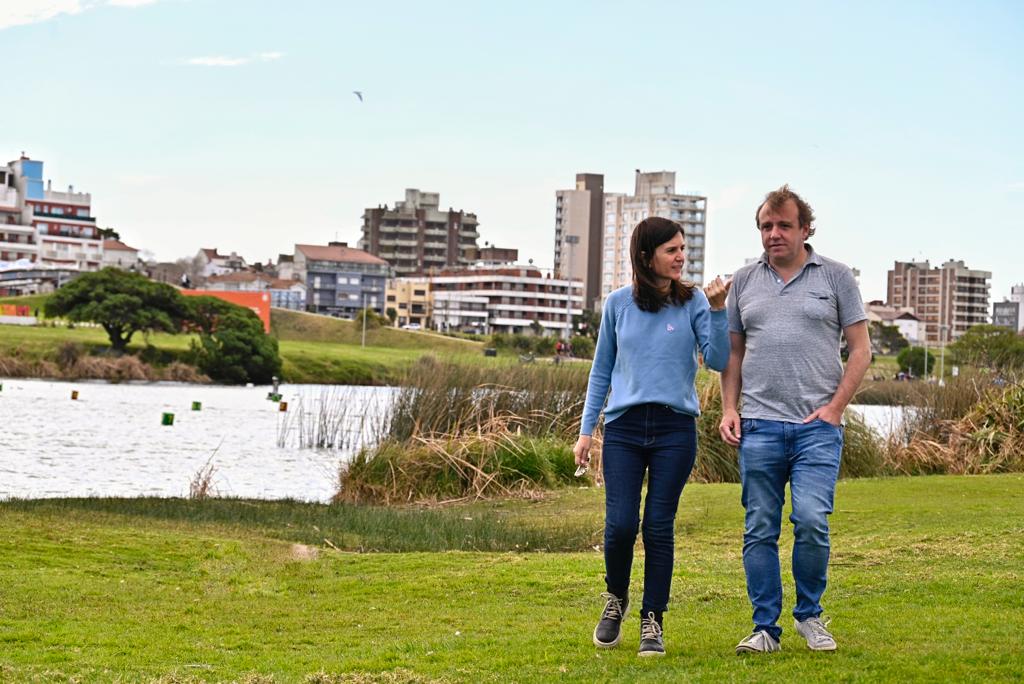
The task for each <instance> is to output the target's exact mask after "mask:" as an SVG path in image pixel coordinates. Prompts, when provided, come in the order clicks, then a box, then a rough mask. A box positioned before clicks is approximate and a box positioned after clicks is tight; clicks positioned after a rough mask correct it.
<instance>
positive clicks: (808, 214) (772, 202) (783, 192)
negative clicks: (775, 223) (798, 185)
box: [754, 183, 814, 237]
mask: <svg viewBox="0 0 1024 684" xmlns="http://www.w3.org/2000/svg"><path fill="white" fill-rule="evenodd" d="M789 200H793V201H794V202H795V203H796V208H797V218H798V220H799V221H800V227H801V228H803V227H804V226H807V228H808V230H807V237H811V236H812V235H814V226H813V225H812V224H813V223H814V210H813V209H811V205H810V204H808V203H807V202H805V201H804V200H803V198H801V197H800V195H798V194H796V193H795V192H793V191H792V190H790V189H789V184H788V183H787V184H786V185H783V186H782V187H781V188H779V189H778V190H772V191H771V192H769V193H768V194H767V195H765V196H764V201H763V202H761V204H759V205H758V207H757V211H755V212H754V225H755V226H757V229H758V230H761V221H760V218H759V217H760V215H761V209H763V208H764V206H765V205H766V204H767V205H768V208H769V209H771V210H772V211H778V210H779V209H781V208H782V205H784V204H785V203H786V202H788V201H789Z"/></svg>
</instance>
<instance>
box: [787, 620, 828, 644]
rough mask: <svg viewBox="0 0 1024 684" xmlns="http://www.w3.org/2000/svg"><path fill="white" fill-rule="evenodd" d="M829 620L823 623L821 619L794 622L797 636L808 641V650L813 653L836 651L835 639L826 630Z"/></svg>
mask: <svg viewBox="0 0 1024 684" xmlns="http://www.w3.org/2000/svg"><path fill="white" fill-rule="evenodd" d="M828 623H829V620H825V621H824V622H822V620H821V618H816V617H812V618H807V619H806V620H804V621H803V622H800V621H799V620H793V625H794V626H795V627H796V631H797V634H799V635H800V636H802V637H803V638H804V639H807V648H809V649H811V650H812V651H834V650H836V640H835V637H833V636H832V634H831V633H830V632H829V631H828V629H826V628H827V627H828Z"/></svg>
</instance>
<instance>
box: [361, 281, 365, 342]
mask: <svg viewBox="0 0 1024 684" xmlns="http://www.w3.org/2000/svg"><path fill="white" fill-rule="evenodd" d="M361 294H362V295H363V346H364V347H365V346H366V290H363V291H362V293H361Z"/></svg>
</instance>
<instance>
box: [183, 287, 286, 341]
mask: <svg viewBox="0 0 1024 684" xmlns="http://www.w3.org/2000/svg"><path fill="white" fill-rule="evenodd" d="M181 294H183V295H185V296H186V297H200V296H207V297H216V298H217V299H223V300H224V301H225V302H231V303H232V304H237V305H239V306H244V307H246V308H247V309H252V312H253V313H254V314H256V315H257V316H259V317H260V320H261V321H263V330H264V331H265V332H268V333H269V332H270V293H269V292H233V291H225V290H182V291H181Z"/></svg>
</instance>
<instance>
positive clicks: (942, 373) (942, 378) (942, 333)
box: [939, 325, 949, 387]
mask: <svg viewBox="0 0 1024 684" xmlns="http://www.w3.org/2000/svg"><path fill="white" fill-rule="evenodd" d="M947 330H949V326H948V325H940V326H939V338H940V339H939V343H940V344H942V351H941V352H939V387H942V386H943V385H945V384H946V331H947Z"/></svg>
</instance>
